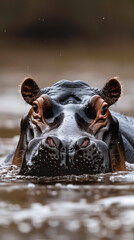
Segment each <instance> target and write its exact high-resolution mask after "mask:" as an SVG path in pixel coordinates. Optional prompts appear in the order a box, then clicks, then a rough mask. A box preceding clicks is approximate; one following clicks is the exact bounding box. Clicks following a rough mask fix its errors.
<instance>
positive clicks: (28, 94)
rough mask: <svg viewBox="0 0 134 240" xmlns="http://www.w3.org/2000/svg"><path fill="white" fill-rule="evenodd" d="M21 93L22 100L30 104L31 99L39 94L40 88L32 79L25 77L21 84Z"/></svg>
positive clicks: (33, 99) (34, 98)
mask: <svg viewBox="0 0 134 240" xmlns="http://www.w3.org/2000/svg"><path fill="white" fill-rule="evenodd" d="M21 94H22V96H23V98H24V100H25V101H26V102H27V103H29V104H30V105H32V103H33V101H35V100H36V99H37V98H38V97H39V95H40V88H39V87H38V85H37V83H36V82H35V81H34V80H33V79H31V78H26V79H25V80H24V82H23V83H22V85H21Z"/></svg>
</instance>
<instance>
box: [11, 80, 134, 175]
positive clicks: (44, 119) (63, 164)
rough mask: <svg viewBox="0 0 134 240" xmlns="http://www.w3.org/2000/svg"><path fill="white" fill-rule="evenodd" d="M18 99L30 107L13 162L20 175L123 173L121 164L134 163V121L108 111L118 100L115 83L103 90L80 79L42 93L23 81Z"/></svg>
mask: <svg viewBox="0 0 134 240" xmlns="http://www.w3.org/2000/svg"><path fill="white" fill-rule="evenodd" d="M21 94H22V97H23V98H24V100H25V101H26V103H28V104H30V105H31V108H30V110H29V112H28V113H27V114H26V115H25V116H24V117H23V118H22V120H21V127H20V139H19V142H18V145H17V147H16V150H15V152H14V155H13V158H12V164H14V165H17V166H18V167H20V172H19V174H22V175H30V176H46V177H50V176H51V177H54V176H64V175H72V174H74V175H82V174H98V173H107V172H116V171H125V170H126V164H125V162H126V161H127V162H129V163H133V162H134V118H132V117H128V116H125V115H122V114H120V113H117V112H114V111H110V110H109V107H110V106H111V105H112V104H114V103H115V102H116V101H117V100H118V99H119V97H120V95H121V84H120V82H119V80H118V78H112V79H110V80H109V81H108V82H107V83H106V84H105V86H104V87H103V88H102V89H98V88H93V87H91V86H89V85H88V84H87V83H85V82H83V81H81V80H75V81H69V80H61V81H58V82H57V83H55V84H54V85H53V86H51V87H46V88H44V89H40V88H39V86H38V84H37V83H36V81H35V80H33V79H32V78H27V79H25V80H24V81H23V83H22V85H21Z"/></svg>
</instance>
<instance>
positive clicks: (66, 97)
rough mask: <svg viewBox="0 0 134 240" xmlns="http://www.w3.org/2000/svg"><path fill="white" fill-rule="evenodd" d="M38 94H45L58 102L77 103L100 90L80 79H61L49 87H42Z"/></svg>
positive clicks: (98, 93)
mask: <svg viewBox="0 0 134 240" xmlns="http://www.w3.org/2000/svg"><path fill="white" fill-rule="evenodd" d="M40 94H41V95H42V94H47V95H49V96H50V97H51V98H52V99H54V100H55V101H57V102H59V103H60V104H68V103H74V104H79V103H82V102H84V101H85V99H87V98H88V99H89V98H90V97H92V96H94V95H96V94H97V95H100V91H99V89H97V88H92V87H90V86H89V85H88V84H87V83H85V82H83V81H81V80H75V81H73V82H71V81H69V80H61V81H59V82H57V83H56V84H54V85H53V86H51V87H48V88H44V89H42V90H41V92H40Z"/></svg>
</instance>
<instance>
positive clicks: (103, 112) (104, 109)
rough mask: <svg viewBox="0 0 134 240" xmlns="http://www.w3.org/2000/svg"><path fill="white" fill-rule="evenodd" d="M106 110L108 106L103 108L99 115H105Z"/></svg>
mask: <svg viewBox="0 0 134 240" xmlns="http://www.w3.org/2000/svg"><path fill="white" fill-rule="evenodd" d="M107 110H108V106H107V105H105V106H103V108H102V111H101V114H102V115H105V114H106V113H107Z"/></svg>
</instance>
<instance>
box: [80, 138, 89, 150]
mask: <svg viewBox="0 0 134 240" xmlns="http://www.w3.org/2000/svg"><path fill="white" fill-rule="evenodd" d="M88 145H89V139H88V138H85V139H84V140H83V143H82V144H81V148H86V147H87V146H88Z"/></svg>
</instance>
